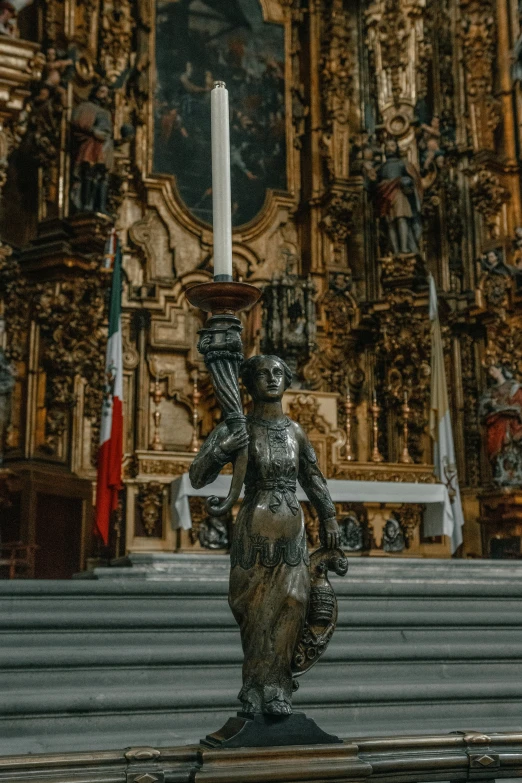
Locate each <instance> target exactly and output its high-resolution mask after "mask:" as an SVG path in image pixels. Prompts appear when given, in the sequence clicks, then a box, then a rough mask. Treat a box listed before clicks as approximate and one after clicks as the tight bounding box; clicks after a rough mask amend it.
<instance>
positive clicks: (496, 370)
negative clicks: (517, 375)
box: [488, 364, 505, 383]
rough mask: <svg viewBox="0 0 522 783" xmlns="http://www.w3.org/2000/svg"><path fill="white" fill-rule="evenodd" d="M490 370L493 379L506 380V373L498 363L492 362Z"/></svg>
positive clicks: (498, 381)
mask: <svg viewBox="0 0 522 783" xmlns="http://www.w3.org/2000/svg"><path fill="white" fill-rule="evenodd" d="M488 372H489V374H490V377H491V378H493V380H494V381H496V382H497V383H503V382H504V380H505V378H504V373H503V372H502V370H501V369H500V367H497V365H496V364H492V365H491V367H490V368H489V371H488Z"/></svg>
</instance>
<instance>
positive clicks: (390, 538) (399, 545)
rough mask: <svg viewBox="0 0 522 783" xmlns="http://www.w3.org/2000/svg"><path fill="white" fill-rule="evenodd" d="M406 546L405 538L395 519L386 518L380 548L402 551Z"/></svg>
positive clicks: (389, 550)
mask: <svg viewBox="0 0 522 783" xmlns="http://www.w3.org/2000/svg"><path fill="white" fill-rule="evenodd" d="M405 547H406V539H405V537H404V532H403V530H402V528H401V525H400V523H399V521H398V520H397V519H395V518H394V517H390V518H389V519H387V520H386V524H385V525H384V530H383V534H382V548H383V549H384V551H385V552H402V551H403V550H404V549H405Z"/></svg>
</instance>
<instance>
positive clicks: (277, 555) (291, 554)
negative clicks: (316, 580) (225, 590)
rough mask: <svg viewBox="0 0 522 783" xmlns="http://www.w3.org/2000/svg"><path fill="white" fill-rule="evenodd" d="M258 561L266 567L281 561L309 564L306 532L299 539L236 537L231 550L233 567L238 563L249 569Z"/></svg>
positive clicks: (272, 566)
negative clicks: (275, 539)
mask: <svg viewBox="0 0 522 783" xmlns="http://www.w3.org/2000/svg"><path fill="white" fill-rule="evenodd" d="M256 561H257V562H258V564H259V565H261V566H264V567H265V568H275V566H278V565H279V564H280V563H285V564H286V565H289V566H297V565H299V564H300V563H305V564H306V565H308V563H309V562H310V558H309V555H308V548H307V546H306V536H305V534H304V532H303V534H302V535H301V536H299V538H298V539H295V538H278V539H277V541H273V540H272V541H271V540H270V539H269V538H268V537H267V536H260V535H250V536H248V537H247V540H246V541H245V540H244V537H243V536H238V537H237V538H234V543H233V544H232V549H231V552H230V565H231V567H232V568H234V566H236V565H238V566H241V568H244V569H246V570H248V569H249V568H253V566H254V565H255V564H256Z"/></svg>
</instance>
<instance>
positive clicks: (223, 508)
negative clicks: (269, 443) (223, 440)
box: [186, 281, 261, 517]
mask: <svg viewBox="0 0 522 783" xmlns="http://www.w3.org/2000/svg"><path fill="white" fill-rule="evenodd" d="M186 296H187V299H188V300H189V302H190V304H192V305H194V306H196V307H200V308H201V309H202V310H205V311H207V312H210V313H211V316H210V318H209V319H208V321H207V323H206V324H205V327H204V328H203V329H201V330H200V332H199V335H200V337H199V342H198V351H199V352H200V353H201V354H202V356H203V358H204V360H205V366H206V367H207V369H208V371H209V373H210V377H211V378H212V385H213V387H214V392H215V395H216V398H217V401H218V403H219V406H220V408H221V411H222V413H223V418H224V420H225V422H226V424H227V427H228V429H229V430H230V432H236V431H238V430H240V429H241V427H244V425H245V415H244V413H243V403H242V400H241V392H240V389H239V368H240V366H241V363H242V362H243V344H242V342H241V331H242V329H243V327H242V326H241V321H240V320H239V318H237V316H236V315H235V313H237V312H239V311H241V310H244V309H246V308H247V307H250V306H251V305H253V304H255V302H257V301H258V299H259V297H260V296H261V291H260V290H259V289H258V288H256V287H255V286H253V285H249V284H248V283H235V282H229V281H214V282H213V283H200V284H198V285H195V286H192V288H189V289H188V291H187V294H186ZM247 462H248V447H245V448H244V449H242V450H241V451H240V452H239V453H238V455H237V457H236V460H235V464H234V473H233V476H232V481H231V484H230V491H229V493H228V497H227V498H226V499H225V500H224V501H222V502H221V501H220V500H219V498H217V497H214V496H213V497H209V498H208V499H207V501H206V508H207V511H208V513H209V514H211V515H213V516H218V517H220V516H224V515H225V514H227V513H228V512H229V511H231V509H232V507H233V506H234V504H235V503H236V502H237V501H238V499H239V495H240V494H241V489H242V487H243V483H244V480H245V475H246V468H247Z"/></svg>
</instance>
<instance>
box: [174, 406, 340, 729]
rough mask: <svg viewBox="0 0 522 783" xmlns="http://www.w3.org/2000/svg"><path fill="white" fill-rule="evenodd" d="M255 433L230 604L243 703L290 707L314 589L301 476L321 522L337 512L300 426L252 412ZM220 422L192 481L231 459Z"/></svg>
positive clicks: (204, 479)
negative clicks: (240, 655) (295, 659)
mask: <svg viewBox="0 0 522 783" xmlns="http://www.w3.org/2000/svg"><path fill="white" fill-rule="evenodd" d="M247 430H248V434H249V436H250V441H249V447H248V448H249V456H248V468H247V473H246V479H245V498H244V500H243V503H242V505H241V509H240V511H239V514H238V516H237V520H236V524H235V526H234V534H233V542H232V549H231V571H230V588H229V604H230V608H231V609H232V612H233V614H234V617H235V619H236V621H237V623H238V624H239V627H240V631H241V642H242V646H243V652H244V663H243V687H242V689H241V691H240V693H239V697H238V698H239V700H240V701H241V703H242V707H243V711H244V712H248V713H255V712H264V713H272V714H287V713H289V712H291V699H292V673H291V662H292V656H293V652H294V649H295V646H296V644H297V642H298V641H299V639H300V636H301V632H302V629H303V625H304V621H305V617H306V611H307V607H308V599H309V594H310V575H309V570H308V564H309V557H308V550H307V545H306V532H305V526H304V517H303V512H302V509H301V506H300V504H299V502H298V501H297V498H296V494H295V493H296V482H297V481H299V483H300V484H301V486H302V487H303V489H304V491H305V493H306V495H307V496H308V498H309V500H310V501H311V503H312V504H313V506H314V507H315V509H316V511H317V514H318V516H319V521H320V523H324V522H325V521H326V520H328V519H331V518H333V517H335V508H334V505H333V503H332V500H331V498H330V494H329V492H328V488H327V485H326V480H325V478H324V476H323V474H322V473H321V471H320V470H319V467H318V465H317V458H316V456H315V452H314V450H313V448H312V446H311V445H310V442H309V441H308V438H307V437H306V435H305V433H304V432H303V430H302V429H301V427H300V426H299V425H298V424H296V423H295V422H293V421H291V419H289V418H287V417H284V418H283V419H280V420H278V421H275V422H271V421H266V420H263V419H257V418H255V417H253V416H250V417H247ZM227 434H228V429H227V427H226V425H225V424H220V425H218V426H217V427H216V429H215V430H214V432H213V433H212V434H211V435H210V437H209V438H207V440H206V442H205V444H204V445H203V447H202V448H201V450H200V452H199V454H197V456H196V457H195V459H194V462H193V464H192V466H191V469H190V478H191V481H192V484H193V486H194V487H197V488H199V487H202V486H205V485H206V484H209V483H210V482H212V481H214V479H215V478H216V477H217V475H218V473H219V472H220V470H221V469H222V468H223V466H224V465H225V464H226V463H227V462H230V459H231V458H230V456H227V455H226V454H225V453H224V452H223V451H222V449H221V448H220V446H219V444H220V442H222V440H223V438H224V437H226V435H227Z"/></svg>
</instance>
